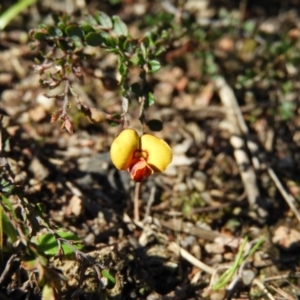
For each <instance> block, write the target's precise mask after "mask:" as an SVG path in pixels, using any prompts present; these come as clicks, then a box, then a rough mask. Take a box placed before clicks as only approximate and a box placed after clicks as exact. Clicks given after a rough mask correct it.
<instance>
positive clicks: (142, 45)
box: [140, 42, 148, 59]
mask: <svg viewBox="0 0 300 300" xmlns="http://www.w3.org/2000/svg"><path fill="white" fill-rule="evenodd" d="M140 47H141V51H142V54H143V57H144V59H146V58H147V56H148V50H147V48H146V47H145V44H144V43H143V42H142V43H141V45H140Z"/></svg>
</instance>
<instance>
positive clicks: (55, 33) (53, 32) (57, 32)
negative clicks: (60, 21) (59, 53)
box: [47, 26, 63, 37]
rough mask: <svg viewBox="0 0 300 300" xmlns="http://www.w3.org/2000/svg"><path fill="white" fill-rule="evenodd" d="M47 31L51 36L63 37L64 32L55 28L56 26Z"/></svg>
mask: <svg viewBox="0 0 300 300" xmlns="http://www.w3.org/2000/svg"><path fill="white" fill-rule="evenodd" d="M47 31H48V33H49V35H51V36H53V37H61V36H63V32H62V31H61V30H60V29H59V28H58V27H55V26H49V27H48V30H47Z"/></svg>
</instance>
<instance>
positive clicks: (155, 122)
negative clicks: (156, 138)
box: [147, 119, 163, 131]
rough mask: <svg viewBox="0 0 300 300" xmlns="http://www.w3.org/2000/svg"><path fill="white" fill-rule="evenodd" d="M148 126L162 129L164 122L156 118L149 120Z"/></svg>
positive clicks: (154, 129) (153, 129)
mask: <svg viewBox="0 0 300 300" xmlns="http://www.w3.org/2000/svg"><path fill="white" fill-rule="evenodd" d="M147 126H148V127H149V129H150V130H152V131H161V130H162V129H163V123H162V122H161V121H160V120H156V119H152V120H149V121H148V122H147Z"/></svg>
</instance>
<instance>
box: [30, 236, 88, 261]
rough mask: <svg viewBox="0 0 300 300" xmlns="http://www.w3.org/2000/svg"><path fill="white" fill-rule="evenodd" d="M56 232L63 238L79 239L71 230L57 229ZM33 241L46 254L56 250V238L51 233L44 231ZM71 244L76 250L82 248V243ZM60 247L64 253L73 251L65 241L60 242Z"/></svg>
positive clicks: (53, 253) (53, 252)
mask: <svg viewBox="0 0 300 300" xmlns="http://www.w3.org/2000/svg"><path fill="white" fill-rule="evenodd" d="M57 234H58V235H59V236H60V237H61V238H63V239H65V240H70V241H80V239H79V238H78V237H77V236H76V235H75V234H74V233H72V232H68V231H58V232H57ZM34 242H35V243H36V245H37V247H38V249H39V250H40V251H41V252H42V253H45V254H46V255H55V254H57V252H58V244H57V240H56V238H55V236H54V235H53V234H51V233H46V234H43V235H41V236H39V237H38V238H37V240H36V241H34ZM73 246H74V248H76V249H78V250H79V249H81V248H82V245H80V244H74V245H73ZM62 248H63V251H64V254H65V255H68V254H72V253H74V250H73V249H72V248H70V247H69V246H68V244H66V243H63V242H62Z"/></svg>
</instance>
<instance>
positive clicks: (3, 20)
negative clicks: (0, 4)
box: [0, 0, 37, 30]
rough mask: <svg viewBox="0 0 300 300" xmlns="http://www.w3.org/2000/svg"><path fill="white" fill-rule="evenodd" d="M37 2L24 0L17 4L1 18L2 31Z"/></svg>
mask: <svg viewBox="0 0 300 300" xmlns="http://www.w3.org/2000/svg"><path fill="white" fill-rule="evenodd" d="M36 1H37V0H23V1H20V2H17V3H15V4H14V5H12V6H11V7H10V8H8V9H7V10H6V11H5V12H4V13H3V14H2V15H1V16H0V30H3V29H4V28H5V27H6V26H7V25H8V24H9V23H10V22H11V21H12V20H13V19H14V18H15V17H16V16H18V15H19V14H20V13H21V12H22V11H23V10H25V9H26V8H27V7H28V6H30V5H32V4H34V3H35V2H36Z"/></svg>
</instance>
